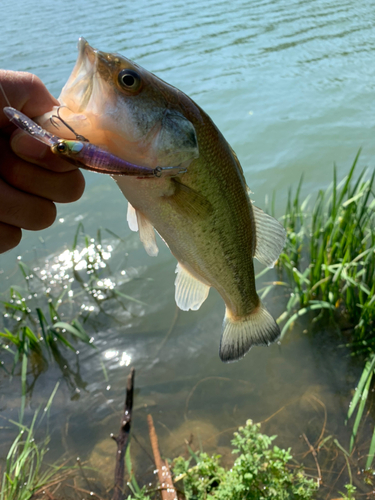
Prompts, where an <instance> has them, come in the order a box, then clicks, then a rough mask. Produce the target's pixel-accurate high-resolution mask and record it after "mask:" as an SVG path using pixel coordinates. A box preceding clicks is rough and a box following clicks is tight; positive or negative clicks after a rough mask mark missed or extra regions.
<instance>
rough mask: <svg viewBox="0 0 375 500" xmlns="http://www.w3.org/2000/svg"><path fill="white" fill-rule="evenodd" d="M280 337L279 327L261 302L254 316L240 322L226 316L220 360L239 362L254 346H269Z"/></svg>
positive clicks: (246, 317)
mask: <svg viewBox="0 0 375 500" xmlns="http://www.w3.org/2000/svg"><path fill="white" fill-rule="evenodd" d="M279 336H280V328H279V326H278V325H277V323H276V321H275V320H274V319H273V317H272V316H271V315H270V313H269V312H268V311H267V309H266V308H265V307H264V306H263V304H262V303H261V302H260V304H259V306H258V307H257V309H256V310H255V311H254V312H253V313H252V314H250V315H249V316H245V317H244V318H241V319H239V320H233V319H231V318H229V317H228V315H226V316H225V319H224V331H223V335H222V336H221V341H220V351H219V354H220V359H221V360H222V361H224V362H225V363H230V362H231V361H238V360H239V359H241V358H243V357H244V356H245V354H246V353H247V352H248V351H249V350H250V349H251V348H252V347H253V345H267V346H268V345H270V344H271V343H272V342H275V341H276V340H277V339H278V338H279Z"/></svg>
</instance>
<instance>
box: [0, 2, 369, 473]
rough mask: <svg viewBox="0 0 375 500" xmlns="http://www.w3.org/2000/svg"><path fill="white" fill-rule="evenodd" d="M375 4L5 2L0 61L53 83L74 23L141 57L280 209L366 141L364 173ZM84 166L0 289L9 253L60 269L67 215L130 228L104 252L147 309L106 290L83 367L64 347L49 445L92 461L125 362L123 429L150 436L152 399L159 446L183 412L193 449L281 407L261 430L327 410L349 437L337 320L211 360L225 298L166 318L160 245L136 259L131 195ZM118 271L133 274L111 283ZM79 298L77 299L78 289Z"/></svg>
mask: <svg viewBox="0 0 375 500" xmlns="http://www.w3.org/2000/svg"><path fill="white" fill-rule="evenodd" d="M374 7H375V5H374V2H365V1H359V2H355V3H353V2H349V1H346V2H342V1H341V2H339V1H321V0H320V1H319V0H317V1H313V2H311V1H309V2H308V1H289V2H286V1H285V0H278V1H277V0H275V1H254V2H246V1H241V0H234V1H232V2H221V1H211V0H208V1H206V2H204V3H203V4H202V3H201V2H198V1H191V2H189V3H186V2H173V3H170V2H160V1H149V2H146V1H144V0H139V1H138V2H136V3H134V2H126V1H125V2H116V1H115V0H108V1H107V2H105V3H103V2H99V1H95V0H94V1H90V2H88V1H86V0H82V1H79V2H76V1H73V0H64V1H62V0H56V1H54V2H47V1H45V0H41V1H38V2H31V1H27V0H19V1H17V2H14V1H12V2H11V1H8V0H4V1H3V3H2V13H3V14H2V19H1V21H0V27H1V30H0V58H1V61H2V63H1V64H2V67H3V68H6V69H12V70H23V71H30V72H33V73H35V74H37V75H38V76H39V77H40V78H41V79H42V80H43V81H44V83H45V84H46V85H47V87H48V89H49V90H50V91H51V92H52V93H53V94H54V95H55V96H58V94H59V92H60V90H61V88H62V86H63V84H64V83H65V81H66V80H67V77H68V76H69V73H70V71H71V69H72V68H73V65H74V62H75V59H76V43H77V40H78V37H79V36H84V37H85V38H86V39H87V40H88V41H89V42H90V44H91V45H93V46H94V47H97V48H99V49H101V50H104V51H110V52H120V53H122V54H124V55H126V56H127V57H129V58H131V59H133V60H134V61H137V62H138V63H140V64H141V65H143V66H144V67H145V68H147V69H148V70H150V71H152V72H154V73H156V74H157V75H158V76H160V77H161V78H163V79H164V80H166V81H168V82H169V83H171V84H173V85H175V86H176V87H178V88H180V89H181V90H183V91H184V92H186V93H187V94H188V95H190V96H191V97H192V98H193V99H194V100H195V101H196V102H197V103H198V104H199V105H200V106H202V107H203V109H205V111H206V112H207V113H208V114H209V115H210V116H211V117H212V118H213V120H214V121H215V123H216V124H217V125H218V127H219V128H220V130H221V131H222V132H223V133H224V135H225V137H226V138H227V140H228V141H229V142H230V144H231V145H232V147H233V148H234V150H235V151H236V152H237V154H238V156H239V159H240V161H241V164H242V166H243V168H244V172H245V176H246V179H247V183H248V185H249V187H250V188H251V189H252V191H254V195H252V197H253V198H254V199H255V201H256V203H257V205H259V206H261V207H263V208H264V207H265V197H266V196H267V195H268V196H272V193H273V192H274V191H275V192H276V211H277V214H278V215H281V213H282V210H283V209H284V207H285V201H286V196H287V190H288V188H289V186H290V185H291V184H296V183H297V181H298V180H299V178H300V176H301V175H302V174H303V175H304V188H303V189H304V193H305V194H307V193H313V194H314V193H316V192H317V191H318V190H319V189H321V188H326V187H327V185H328V184H329V182H330V181H331V178H332V165H333V163H334V162H336V163H337V165H338V173H339V176H340V177H342V176H343V175H344V174H345V173H346V172H347V171H348V170H349V168H350V165H351V162H352V160H353V158H354V156H355V154H356V153H357V151H358V149H359V148H360V147H362V154H361V160H360V163H361V165H362V166H364V165H368V166H369V167H370V168H374V156H375V142H374V132H375V128H374V116H375V64H374V50H375V27H374V26H375V23H374V22H375V8H374ZM25 27H26V28H25ZM85 177H86V180H87V189H86V192H85V194H84V196H83V198H82V199H81V200H80V201H79V202H77V203H75V204H72V205H60V206H59V207H58V217H57V221H56V223H55V224H54V225H53V226H52V227H51V228H49V229H47V230H45V231H43V232H40V233H31V232H26V233H25V236H24V239H23V241H22V243H21V245H20V246H19V247H18V248H17V249H15V250H13V251H11V252H9V253H7V254H6V255H2V256H1V257H0V278H1V283H0V288H1V290H5V289H7V288H8V287H9V285H10V284H12V283H13V282H14V281H20V278H19V277H18V276H17V274H16V269H17V257H18V256H22V261H23V262H25V263H28V264H29V265H30V266H31V267H32V268H33V267H38V268H40V269H39V270H38V271H36V274H38V273H39V272H40V271H41V270H43V269H46V270H47V271H48V273H50V274H49V275H48V276H49V279H50V280H52V281H53V280H55V281H56V278H54V277H53V276H54V275H53V271H51V265H52V263H53V259H54V258H55V257H56V258H57V256H59V255H61V254H63V252H64V250H66V248H69V247H71V245H72V241H73V237H74V233H75V230H76V228H77V225H78V223H79V222H81V223H83V224H84V227H85V231H86V232H87V233H88V234H91V235H93V236H94V235H95V233H96V230H97V229H98V227H99V226H101V227H103V228H108V229H110V230H111V231H113V232H114V233H116V234H117V235H119V236H120V237H121V238H122V239H123V240H124V241H123V242H119V240H118V239H116V238H114V237H113V236H111V235H110V234H109V233H106V236H105V238H106V244H108V245H112V247H113V249H114V255H112V256H111V259H110V260H109V261H108V263H109V264H110V266H111V269H113V273H114V276H115V277H116V279H117V283H120V285H121V290H123V291H124V293H127V294H128V295H130V296H132V297H135V298H137V299H138V300H140V301H142V302H144V303H145V304H146V305H145V306H141V305H139V304H135V303H131V302H129V304H128V305H127V306H128V309H129V310H128V311H124V309H122V308H120V307H119V305H118V304H116V303H115V302H111V301H109V303H108V304H107V305H106V307H107V308H108V310H106V313H107V317H101V318H100V322H98V326H97V331H96V332H94V334H93V335H94V338H95V343H96V345H97V347H98V352H95V351H93V350H91V349H89V348H84V349H81V354H80V362H79V366H78V365H76V360H75V358H74V356H73V357H71V356H68V355H67V358H70V363H69V366H70V367H71V374H70V378H69V377H68V379H69V380H70V382H69V384H68V383H66V382H63V383H62V384H61V385H60V389H59V391H58V394H57V396H56V402H55V407H54V408H55V409H54V410H53V411H52V415H51V419H52V422H53V425H54V429H55V438H54V439H55V443H56V445H55V455H59V453H60V452H61V451H62V450H63V449H64V447H67V448H68V449H69V452H70V453H76V454H79V455H82V456H84V457H88V456H89V455H90V453H91V449H92V448H93V447H94V446H95V443H96V442H98V441H100V440H101V439H102V438H104V437H105V436H107V435H108V433H109V432H112V431H113V432H116V429H117V425H118V411H119V410H120V408H121V406H122V398H123V390H124V382H125V378H126V375H127V373H128V370H129V366H130V364H131V365H133V366H135V368H136V370H137V375H136V386H137V401H138V403H137V404H138V406H137V408H138V410H137V413H136V415H135V422H134V425H135V433H136V434H137V436H138V437H139V439H140V440H142V439H143V440H144V441H145V442H146V441H147V439H146V436H145V434H146V414H147V412H149V411H151V412H152V413H153V415H154V419H155V420H156V425H157V431H158V432H159V433H160V440H161V443H163V442H164V443H165V444H164V446H165V453H166V454H168V453H172V452H173V451H175V450H177V449H179V448H178V447H179V445H181V444H183V439H182V438H183V437H184V438H185V437H186V436H185V435H184V434H186V433H187V432H188V431H187V427H182V429H181V425H183V423H184V422H189V421H190V422H193V423H194V422H195V424H194V425H195V427H194V425H193V424H192V426H193V427H194V428H195V429H196V428H197V426H198V428H201V431H199V430H198V431H197V430H195V433H196V434H198V435H199V432H202V433H203V434H204V435H203V437H202V436H201V437H202V441H204V443H205V445H204V448H205V449H209V447H210V446H212V447H214V446H216V447H220V446H221V447H222V448H223V450H224V448H225V447H226V446H227V445H228V440H229V437H230V432H229V433H228V432H227V433H224V434H220V437H216V438H213V437H212V436H215V435H216V434H219V433H220V432H222V431H224V430H225V429H232V428H234V427H236V426H237V425H240V424H242V423H243V422H244V421H245V420H246V419H247V418H253V419H254V420H259V421H260V420H267V419H268V418H269V417H270V416H271V415H273V414H274V413H275V412H277V411H278V410H279V409H281V408H284V409H283V410H282V411H281V412H279V413H278V414H277V415H276V416H275V417H273V418H272V419H270V420H267V423H266V424H265V425H266V427H265V429H266V430H267V429H268V430H269V431H270V432H274V433H277V434H279V435H280V436H281V438H280V439H281V443H282V444H285V445H286V446H289V445H291V444H292V445H293V448H294V449H295V450H296V451H301V453H302V451H303V450H304V451H306V447H305V443H303V442H301V441H299V439H298V436H299V434H301V433H307V434H308V432H309V430H310V432H311V436H310V437H311V439H312V440H313V439H317V437H318V436H319V433H320V430H321V425H323V424H322V423H323V422H324V412H323V408H324V405H325V408H326V409H327V411H328V421H329V425H330V429H331V431H332V432H334V431H337V432H339V434H340V437H341V438H342V439H343V444H344V445H345V446H347V444H348V432H349V431H348V430H346V431H345V430H342V428H341V427H339V424H340V425H341V423H342V422H343V421H344V418H345V414H346V411H347V404H348V400H349V399H350V390H351V388H352V387H354V384H355V380H356V377H357V376H358V370H359V368H358V366H356V365H355V364H352V361H351V360H350V357H349V353H348V352H347V351H346V350H345V349H340V350H338V349H337V338H335V335H334V333H332V329H331V328H327V330H326V331H322V327H320V331H319V332H317V336H316V337H314V339H313V337H312V336H310V335H308V334H304V333H302V332H303V331H304V330H305V329H307V331H308V332H309V333H311V330H312V329H313V328H314V327H312V326H311V323H310V321H309V320H307V321H306V323H303V324H299V325H297V327H296V329H295V331H294V332H293V334H290V335H289V336H288V337H287V338H286V339H285V341H284V342H283V343H282V345H281V346H278V345H274V346H272V347H271V348H269V349H262V348H258V349H255V350H253V351H251V352H250V353H249V354H248V355H247V357H246V358H245V359H244V360H242V361H241V362H239V363H235V364H229V365H224V364H222V363H221V362H220V360H219V357H218V345H219V339H220V331H221V322H222V317H223V314H224V307H223V303H222V301H221V299H220V297H219V296H218V295H217V294H216V293H215V292H214V291H211V292H210V296H209V298H208V300H207V302H205V304H204V305H203V306H202V308H201V310H200V311H198V312H195V313H193V312H190V313H182V312H180V313H179V314H178V316H177V319H176V318H175V314H176V308H175V304H174V297H173V293H174V289H173V288H174V287H173V282H174V269H175V261H174V259H173V257H171V255H170V254H169V251H168V250H167V249H166V248H165V247H163V244H162V242H161V241H159V246H160V247H161V252H160V253H159V256H158V257H157V258H150V257H148V256H147V255H146V253H145V252H144V250H143V248H142V247H141V245H140V243H139V241H138V236H137V235H134V234H131V232H130V231H129V229H128V227H127V223H126V207H127V204H126V201H125V199H124V198H123V197H122V195H121V193H120V192H119V190H118V189H117V187H116V186H115V184H114V183H113V182H112V180H111V179H110V178H108V177H105V176H100V175H95V174H92V173H87V172H85ZM113 259H114V260H113ZM60 263H61V261H60ZM259 269H260V268H259ZM122 271H124V272H125V274H124V275H125V276H128V277H129V279H128V280H125V279H123V280H122V281H121V276H122V277H123V276H124V275H122V274H121V272H122ZM55 272H58V271H56V270H55ZM274 277H275V275H269V276H266V277H265V280H266V281H267V280H271V279H273V278H274ZM285 300H286V297H284V296H283V293H282V292H277V293H275V294H274V295H272V296H269V297H268V298H267V300H266V303H267V307H268V308H269V310H270V311H271V312H272V313H273V314H274V316H275V317H277V316H278V315H279V314H281V313H282V311H283V307H284V306H285ZM80 305H83V306H85V303H84V301H83V299H82V303H80ZM86 305H87V304H86ZM172 324H173V328H172V330H171V333H170V334H169V336H168V337H167V338H166V335H167V332H168V331H169V330H170V329H171V326H172ZM124 353H125V354H124ZM103 365H104V366H105V367H106V370H107V378H106V376H105V375H104V372H103ZM2 377H3V376H2ZM59 379H61V371H60V369H59V368H58V367H57V365H56V364H53V363H52V366H51V367H50V369H49V370H48V371H47V372H45V373H43V374H42V375H41V376H40V377H39V378H38V380H37V382H36V384H35V387H34V391H33V397H32V399H31V401H30V402H29V406H28V409H27V412H28V415H31V414H32V413H33V411H34V410H35V408H36V407H37V406H38V404H39V402H40V401H42V400H45V399H46V398H47V397H48V395H49V394H50V393H51V391H52V389H53V387H54V386H55V383H56V381H57V380H59ZM19 386H20V384H19V378H18V377H15V378H14V379H13V380H12V381H11V382H10V383H9V380H8V379H7V378H6V377H3V378H2V379H1V396H0V402H1V412H2V416H4V417H6V418H8V417H12V418H17V412H18V408H19ZM314 398H317V399H318V400H319V401H321V402H322V403H323V406H322V405H320V404H319V403H316V399H314ZM67 422H68V423H69V425H68V424H67ZM197 422H199V424H197ZM204 425H206V427H205V426H204ZM199 426H200V427H199ZM210 426H211V427H210ZM179 429H180V430H179ZM202 429H203V430H202ZM339 429H341V430H339ZM4 436H5V434H3V438H4ZM171 436H172V437H171ZM173 436H174V437H173ZM168 439H169V441H168ZM3 440H6V439H5V438H4V439H3ZM135 453H139V457H142V454H141V451H139V450H138V451H136V452H135ZM223 453H224V454H225V450H224V452H223ZM139 460H141V461H142V458H139ZM143 460H145V459H144V458H143ZM312 464H313V462H312ZM312 466H313V465H312Z"/></svg>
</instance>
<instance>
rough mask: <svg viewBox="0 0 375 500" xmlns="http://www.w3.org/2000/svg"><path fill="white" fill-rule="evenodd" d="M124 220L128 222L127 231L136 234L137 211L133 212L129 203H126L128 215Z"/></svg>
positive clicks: (133, 209)
mask: <svg viewBox="0 0 375 500" xmlns="http://www.w3.org/2000/svg"><path fill="white" fill-rule="evenodd" d="M126 219H127V221H128V225H129V229H130V230H131V231H135V232H137V231H138V221H137V211H136V210H135V208H134V207H133V205H131V204H130V203H129V202H128V214H127V216H126Z"/></svg>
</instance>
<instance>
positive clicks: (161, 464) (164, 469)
mask: <svg viewBox="0 0 375 500" xmlns="http://www.w3.org/2000/svg"><path fill="white" fill-rule="evenodd" d="M147 422H148V431H149V434H150V441H151V447H152V453H153V454H154V460H155V466H156V470H157V472H158V479H159V483H160V492H161V498H162V500H177V493H176V490H175V487H174V485H173V481H172V474H171V471H170V469H169V465H168V462H167V461H166V460H163V459H162V458H161V456H160V451H159V444H158V437H157V435H156V431H155V427H154V421H153V419H152V416H151V415H147Z"/></svg>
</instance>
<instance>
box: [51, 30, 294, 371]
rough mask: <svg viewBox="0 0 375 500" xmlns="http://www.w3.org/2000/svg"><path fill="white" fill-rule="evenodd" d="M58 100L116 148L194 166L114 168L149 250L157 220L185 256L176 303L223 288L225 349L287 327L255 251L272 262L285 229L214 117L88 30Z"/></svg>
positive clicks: (87, 130)
mask: <svg viewBox="0 0 375 500" xmlns="http://www.w3.org/2000/svg"><path fill="white" fill-rule="evenodd" d="M59 101H60V103H61V104H62V105H63V106H66V107H67V108H68V109H67V110H66V111H65V113H66V118H65V121H68V123H69V125H70V126H71V127H72V128H73V129H74V130H75V131H76V132H77V133H82V134H83V133H84V135H85V137H87V138H88V139H89V140H90V141H92V142H94V143H95V144H98V145H100V146H102V147H106V148H107V149H108V150H109V151H110V152H111V153H112V154H115V155H117V156H119V157H121V158H123V159H125V160H127V161H129V162H134V163H135V164H137V165H141V166H145V167H148V168H155V167H156V165H158V166H161V167H169V166H171V165H181V167H183V168H184V169H186V173H184V174H183V175H179V176H177V177H174V178H170V177H169V178H160V179H155V178H154V179H152V180H149V179H136V178H130V177H129V178H121V177H119V176H116V175H114V176H113V177H114V179H115V181H116V182H117V184H118V186H119V187H120V189H121V191H122V192H123V194H124V195H125V197H126V198H127V199H128V201H129V207H128V222H129V227H130V228H131V229H132V230H137V229H138V230H139V233H140V239H141V241H142V243H143V245H144V247H145V249H146V251H147V252H148V253H149V255H152V256H155V255H157V253H158V249H157V245H156V240H155V233H154V229H155V230H156V231H157V232H158V233H159V234H160V236H161V237H162V239H163V240H164V241H165V243H166V244H167V245H168V247H169V248H170V250H171V252H172V254H173V255H174V256H175V257H176V259H177V261H178V265H177V270H176V272H177V277H176V280H175V287H176V293H175V298H176V303H177V305H178V306H179V307H180V308H181V309H183V310H189V309H192V310H196V309H198V308H199V307H200V306H201V304H202V303H203V302H204V300H205V299H206V298H207V295H208V292H209V289H210V287H214V288H215V289H216V290H217V291H218V292H219V294H220V295H221V296H222V298H223V300H224V302H225V306H226V314H225V318H224V326H223V333H222V337H221V342H220V349H219V354H220V357H221V359H222V360H223V361H226V362H230V361H235V360H238V359H240V358H242V357H243V356H244V355H245V354H246V353H247V352H248V351H249V349H250V348H251V347H252V346H253V345H269V344H270V343H272V342H274V341H275V340H277V338H278V337H279V334H280V330H279V327H278V326H277V324H276V322H275V320H274V319H273V318H272V316H271V315H270V314H269V313H268V312H267V310H266V309H265V307H264V306H263V304H262V303H261V301H260V299H259V297H258V295H257V292H256V287H255V276H254V265H253V258H254V257H256V258H257V259H258V260H260V261H261V262H263V263H264V264H266V265H268V266H270V267H272V266H273V264H274V262H275V261H276V259H277V258H278V255H279V254H280V252H281V250H282V248H283V245H284V241H285V231H284V229H283V228H282V226H281V225H280V224H279V223H278V222H277V221H276V220H275V219H273V218H272V217H270V216H269V215H267V214H265V213H264V212H262V211H261V210H260V209H258V208H257V207H255V206H253V205H252V203H251V201H250V199H249V196H248V188H247V186H246V182H245V178H244V174H243V171H242V168H241V165H240V163H239V161H238V159H237V156H236V155H235V153H234V152H233V150H232V149H231V147H230V146H229V144H228V143H227V141H226V140H225V139H224V137H223V135H222V134H221V132H220V131H219V130H218V128H217V127H216V126H215V124H214V123H213V122H212V120H211V119H210V117H209V116H208V115H207V114H206V113H205V112H204V111H203V110H202V109H201V108H200V107H199V106H198V105H197V104H196V103H194V101H192V100H191V99H190V98H189V97H188V96H186V95H185V94H184V93H182V92H181V91H179V90H178V89H176V88H174V87H172V86H171V85H169V84H167V83H165V82H163V81H162V80H160V79H159V78H158V77H156V76H155V75H153V74H152V73H150V72H149V71H147V70H145V69H144V68H141V67H140V66H139V65H137V64H135V63H133V62H132V61H130V60H129V59H126V58H125V57H123V56H120V55H119V54H109V53H104V52H100V51H98V50H95V49H93V48H92V47H90V45H89V44H88V43H87V42H86V41H85V40H84V39H80V41H79V55H78V59H77V62H76V65H75V67H74V69H73V72H72V74H71V76H70V78H69V80H68V82H67V83H66V85H65V86H64V88H63V90H62V92H61V95H60V97H59ZM62 109H63V110H64V109H65V108H62ZM48 118H49V115H48V114H47V115H46V116H44V120H45V122H44V125H45V127H46V128H47V127H48ZM42 121H43V120H42ZM42 124H43V123H42ZM81 130H82V132H81ZM63 132H64V131H63V130H61V131H60V133H63Z"/></svg>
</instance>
